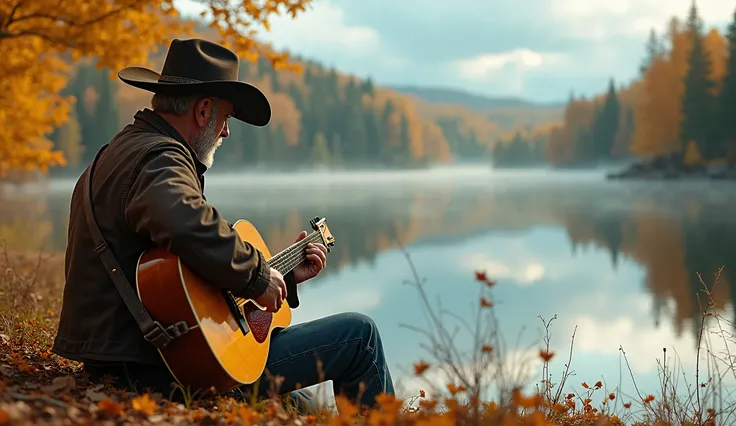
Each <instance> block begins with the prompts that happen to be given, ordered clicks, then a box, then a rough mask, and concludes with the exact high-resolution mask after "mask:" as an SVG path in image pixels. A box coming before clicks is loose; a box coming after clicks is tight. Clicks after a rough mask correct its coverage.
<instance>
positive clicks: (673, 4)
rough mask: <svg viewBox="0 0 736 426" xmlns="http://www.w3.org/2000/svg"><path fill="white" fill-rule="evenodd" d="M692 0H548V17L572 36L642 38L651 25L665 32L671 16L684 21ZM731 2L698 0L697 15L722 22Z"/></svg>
mask: <svg viewBox="0 0 736 426" xmlns="http://www.w3.org/2000/svg"><path fill="white" fill-rule="evenodd" d="M690 4H691V0H650V1H647V2H637V1H633V0H619V1H617V2H609V1H603V0H566V1H553V2H550V3H549V12H550V16H551V17H552V18H553V19H554V20H556V21H558V22H560V23H561V24H562V25H561V26H560V29H561V30H562V31H564V32H565V33H566V34H568V35H571V36H573V37H578V38H584V39H592V40H597V41H604V40H606V41H610V40H611V38H613V37H616V36H621V35H627V36H637V37H645V36H647V35H648V34H649V31H650V30H651V29H652V28H654V29H655V30H656V31H658V32H659V33H662V32H664V31H665V28H666V27H667V24H668V22H669V20H670V18H671V17H673V16H677V17H678V18H679V19H681V20H684V19H685V17H686V16H687V13H688V12H689V9H690ZM733 11H734V5H733V4H729V2H725V1H722V0H700V1H698V12H699V14H700V17H701V18H702V19H703V20H704V21H705V22H706V23H708V24H709V25H706V26H710V25H721V24H723V23H725V22H726V21H727V20H728V18H729V17H730V16H732V14H733Z"/></svg>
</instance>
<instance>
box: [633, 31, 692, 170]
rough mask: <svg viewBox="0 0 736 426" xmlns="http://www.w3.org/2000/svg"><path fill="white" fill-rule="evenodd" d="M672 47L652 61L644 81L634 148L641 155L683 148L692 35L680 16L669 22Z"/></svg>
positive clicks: (638, 104) (636, 120) (637, 104)
mask: <svg viewBox="0 0 736 426" xmlns="http://www.w3.org/2000/svg"><path fill="white" fill-rule="evenodd" d="M667 38H668V39H669V45H670V49H669V50H668V51H666V52H660V53H659V54H658V55H657V56H656V57H655V58H653V60H652V61H651V63H650V64H649V67H648V68H647V69H646V72H645V73H644V76H643V78H642V81H641V88H640V89H641V99H640V101H639V102H637V103H636V105H635V106H634V120H635V122H636V128H635V130H634V137H633V140H632V143H631V145H630V148H629V149H630V151H631V152H632V153H633V154H635V155H638V156H657V155H664V154H669V153H672V152H679V151H681V150H682V149H683V148H684V145H682V144H681V143H680V122H681V119H682V109H681V106H682V95H683V93H684V91H685V75H686V73H687V69H688V61H687V59H688V52H689V51H690V43H691V42H690V37H689V36H688V35H687V33H686V32H685V31H683V29H682V24H681V22H680V21H679V20H678V19H677V18H672V19H671V20H670V23H669V26H668V33H667Z"/></svg>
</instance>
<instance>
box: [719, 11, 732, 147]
mask: <svg viewBox="0 0 736 426" xmlns="http://www.w3.org/2000/svg"><path fill="white" fill-rule="evenodd" d="M727 39H728V61H727V63H726V75H725V76H724V78H723V87H722V88H721V92H720V96H719V98H718V103H717V106H718V111H717V113H716V117H717V119H718V121H717V124H716V125H715V126H714V127H715V128H716V129H718V131H719V133H718V139H717V141H718V144H719V145H720V147H721V151H722V152H726V153H728V154H729V157H730V158H731V159H734V157H736V120H734V113H736V11H734V14H733V21H732V22H731V24H730V25H729V26H728V34H727Z"/></svg>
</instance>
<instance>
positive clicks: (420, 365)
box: [414, 361, 429, 376]
mask: <svg viewBox="0 0 736 426" xmlns="http://www.w3.org/2000/svg"><path fill="white" fill-rule="evenodd" d="M428 368H429V364H427V363H426V362H424V361H419V362H417V363H415V364H414V374H416V375H417V376H419V375H422V374H424V372H425V371H427V369H428Z"/></svg>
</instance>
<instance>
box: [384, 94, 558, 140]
mask: <svg viewBox="0 0 736 426" xmlns="http://www.w3.org/2000/svg"><path fill="white" fill-rule="evenodd" d="M392 89H393V90H395V91H396V92H398V93H401V94H404V95H406V96H409V97H411V98H414V99H415V100H416V101H418V102H415V103H418V104H419V103H425V104H429V105H434V106H435V108H431V107H430V108H429V109H437V108H440V109H444V110H445V114H447V112H446V111H447V110H448V109H453V108H454V109H456V108H457V107H458V106H463V107H465V108H467V109H468V110H470V111H473V112H475V113H478V115H481V116H483V117H484V119H486V120H488V121H489V122H491V123H494V124H495V125H496V126H497V127H498V128H499V129H500V130H504V131H511V130H514V129H516V128H518V127H534V126H539V125H545V124H548V123H551V122H561V121H562V118H563V113H564V111H565V104H564V103H548V104H547V103H538V102H532V101H528V100H524V99H521V98H513V97H487V96H482V95H477V94H472V93H468V92H464V91H462V90H457V89H448V88H442V87H417V86H396V87H392ZM449 106H451V107H449ZM443 107H444V108H443ZM448 107H449V108H448ZM427 109H428V108H426V107H425V110H427ZM432 118H436V117H432Z"/></svg>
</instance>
